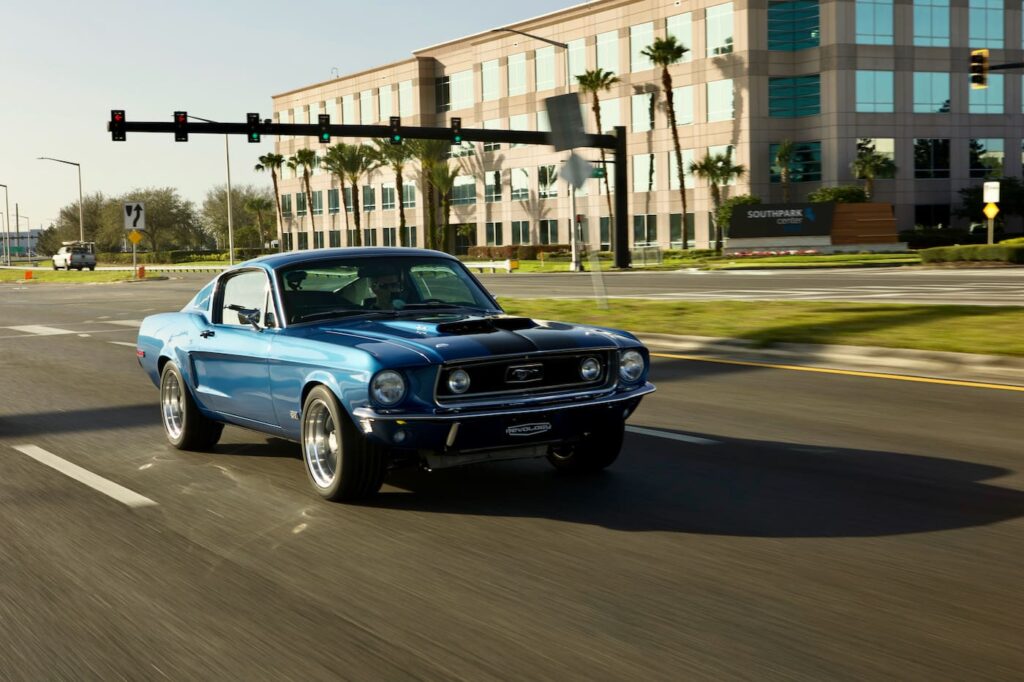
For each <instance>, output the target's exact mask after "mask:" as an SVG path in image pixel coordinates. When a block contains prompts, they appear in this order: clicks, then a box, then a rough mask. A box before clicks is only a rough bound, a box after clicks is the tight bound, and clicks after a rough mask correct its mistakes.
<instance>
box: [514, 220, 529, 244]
mask: <svg viewBox="0 0 1024 682" xmlns="http://www.w3.org/2000/svg"><path fill="white" fill-rule="evenodd" d="M512 243H513V244H529V243H530V221H528V220H513V221H512Z"/></svg>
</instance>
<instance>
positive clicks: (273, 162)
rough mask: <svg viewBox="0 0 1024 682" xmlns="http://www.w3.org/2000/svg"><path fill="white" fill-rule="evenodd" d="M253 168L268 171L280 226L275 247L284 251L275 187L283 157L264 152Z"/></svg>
mask: <svg viewBox="0 0 1024 682" xmlns="http://www.w3.org/2000/svg"><path fill="white" fill-rule="evenodd" d="M259 161H260V162H259V163H257V164H256V166H255V168H254V170H256V171H257V172H259V173H263V172H269V173H270V180H271V181H272V182H273V183H274V203H276V204H277V224H278V225H279V226H280V227H279V229H278V235H277V247H278V249H279V250H281V251H284V214H283V213H281V193H280V192H279V191H278V189H277V174H278V172H279V171H280V170H281V166H283V165H284V157H283V156H282V155H280V154H274V153H273V152H271V153H269V154H264V155H263V156H261V157H260V158H259Z"/></svg>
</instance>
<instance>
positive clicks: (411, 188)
mask: <svg viewBox="0 0 1024 682" xmlns="http://www.w3.org/2000/svg"><path fill="white" fill-rule="evenodd" d="M402 207H403V208H416V185H414V184H412V183H411V182H403V183H402Z"/></svg>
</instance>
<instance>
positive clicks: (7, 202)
mask: <svg viewBox="0 0 1024 682" xmlns="http://www.w3.org/2000/svg"><path fill="white" fill-rule="evenodd" d="M0 187H3V188H4V207H5V208H6V209H7V210H6V211H5V212H4V253H5V254H6V258H7V265H10V264H11V198H10V197H9V196H8V194H7V185H0Z"/></svg>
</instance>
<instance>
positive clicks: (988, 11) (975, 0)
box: [967, 0, 1005, 50]
mask: <svg viewBox="0 0 1024 682" xmlns="http://www.w3.org/2000/svg"><path fill="white" fill-rule="evenodd" d="M1004 5H1005V3H1004V2H1003V0H970V4H969V5H968V9H967V24H968V29H967V32H968V47H970V48H973V49H976V48H979V47H989V48H993V49H997V50H998V49H1001V48H1002V47H1003V11H1004V9H1005V7H1004Z"/></svg>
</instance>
